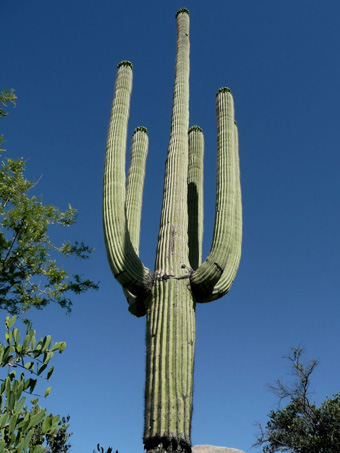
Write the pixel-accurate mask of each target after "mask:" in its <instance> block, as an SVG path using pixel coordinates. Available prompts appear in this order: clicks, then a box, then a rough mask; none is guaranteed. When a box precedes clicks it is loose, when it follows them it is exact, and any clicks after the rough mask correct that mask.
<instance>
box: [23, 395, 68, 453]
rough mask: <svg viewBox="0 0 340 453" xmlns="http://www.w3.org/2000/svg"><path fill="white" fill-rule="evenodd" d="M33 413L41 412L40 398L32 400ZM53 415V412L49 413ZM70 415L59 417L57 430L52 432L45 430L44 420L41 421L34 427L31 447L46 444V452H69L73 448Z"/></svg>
mask: <svg viewBox="0 0 340 453" xmlns="http://www.w3.org/2000/svg"><path fill="white" fill-rule="evenodd" d="M32 404H33V406H32V410H31V412H32V413H35V412H39V411H40V410H41V407H40V406H39V405H38V400H32ZM49 416H50V417H53V415H52V414H49ZM69 421H70V416H69V415H68V416H67V417H62V418H59V421H58V423H57V425H56V428H57V429H56V431H55V432H52V433H44V432H43V422H40V423H39V424H38V425H37V426H35V428H34V433H33V436H32V439H31V441H30V448H32V447H35V446H37V445H44V444H45V446H46V451H45V453H67V452H68V451H70V449H71V444H70V442H69V440H70V437H71V436H72V433H70V432H68V428H69V427H70V424H69Z"/></svg>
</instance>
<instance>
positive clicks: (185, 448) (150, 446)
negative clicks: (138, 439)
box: [144, 437, 192, 453]
mask: <svg viewBox="0 0 340 453" xmlns="http://www.w3.org/2000/svg"><path fill="white" fill-rule="evenodd" d="M144 448H145V450H146V451H147V453H192V450H191V445H190V444H188V443H187V442H185V441H180V440H178V439H169V438H168V437H153V438H151V439H148V440H146V441H144Z"/></svg>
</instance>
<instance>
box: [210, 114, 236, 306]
mask: <svg viewBox="0 0 340 453" xmlns="http://www.w3.org/2000/svg"><path fill="white" fill-rule="evenodd" d="M234 130H235V131H234V140H235V150H236V154H235V158H236V166H235V171H236V178H237V181H239V180H240V162H239V153H238V130H237V124H236V121H235V125H234ZM241 204H242V200H241V185H240V184H237V186H236V202H235V228H234V231H233V234H234V237H233V239H232V240H233V241H234V242H235V244H238V247H237V248H236V250H235V253H234V255H233V257H234V258H233V259H234V263H233V264H232V265H231V266H227V268H226V269H225V271H224V272H223V274H222V276H221V278H220V280H219V281H218V283H217V285H215V287H214V289H213V291H212V293H211V299H210V300H216V299H219V298H220V297H222V296H223V295H224V294H226V293H227V292H228V291H229V289H230V287H231V284H232V282H233V281H234V279H235V276H236V272H237V269H238V266H239V263H240V259H241V243H242V209H239V207H240V206H241Z"/></svg>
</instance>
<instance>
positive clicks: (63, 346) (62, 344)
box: [59, 341, 66, 354]
mask: <svg viewBox="0 0 340 453" xmlns="http://www.w3.org/2000/svg"><path fill="white" fill-rule="evenodd" d="M65 348H66V341H62V342H61V345H60V348H59V353H60V354H61V353H62V352H63V351H64V349H65Z"/></svg>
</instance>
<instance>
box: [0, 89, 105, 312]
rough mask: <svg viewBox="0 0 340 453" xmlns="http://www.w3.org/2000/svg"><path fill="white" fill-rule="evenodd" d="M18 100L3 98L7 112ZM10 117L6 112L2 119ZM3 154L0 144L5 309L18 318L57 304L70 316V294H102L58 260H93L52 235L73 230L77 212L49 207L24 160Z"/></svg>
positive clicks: (0, 288) (0, 271) (84, 249)
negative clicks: (37, 193) (57, 228)
mask: <svg viewBox="0 0 340 453" xmlns="http://www.w3.org/2000/svg"><path fill="white" fill-rule="evenodd" d="M15 99H16V98H15V95H14V93H13V92H12V91H6V90H5V91H2V93H1V96H0V102H1V104H2V105H3V106H6V104H7V103H8V102H12V103H13V102H14V100H15ZM5 116H6V112H5V111H4V109H1V110H0V117H5ZM3 154H4V150H3V149H2V147H1V143H0V159H2V160H1V163H0V308H1V309H4V310H6V311H7V312H9V313H11V314H14V313H23V312H26V311H27V310H28V309H29V308H31V307H36V308H42V307H45V306H46V305H47V304H49V303H50V302H55V303H57V304H59V305H60V306H61V307H63V308H66V310H68V311H70V309H71V305H72V302H71V299H70V294H72V293H73V294H80V293H82V292H84V291H87V290H88V289H96V288H97V284H96V283H94V282H93V281H91V280H89V279H84V278H83V277H82V276H80V275H78V274H75V275H72V276H70V275H69V273H68V272H67V271H66V270H65V269H64V268H63V267H62V266H60V265H58V264H57V260H60V259H62V258H65V257H69V256H75V257H78V258H81V259H87V258H88V257H89V253H90V252H91V249H90V248H89V247H88V246H86V245H85V244H84V243H83V242H81V243H79V242H75V243H71V242H69V241H66V242H64V243H63V244H60V245H56V244H54V243H53V242H52V241H51V239H50V237H49V235H48V230H49V228H50V227H51V226H52V225H59V226H61V227H70V226H71V225H73V224H74V223H75V220H76V211H75V209H74V208H72V207H71V206H69V208H68V209H67V210H66V211H65V212H63V211H61V210H60V209H59V208H57V207H56V206H53V205H48V204H43V202H42V200H41V198H38V197H37V196H35V195H34V194H32V191H33V188H34V187H35V185H36V184H35V183H34V182H33V181H29V180H27V179H26V178H25V175H24V170H25V161H24V159H23V158H17V159H11V158H8V157H4V156H3Z"/></svg>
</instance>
